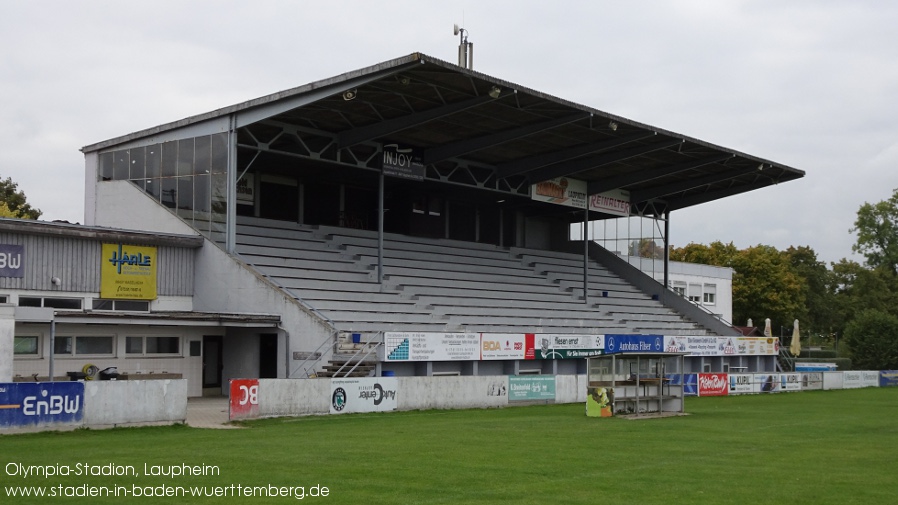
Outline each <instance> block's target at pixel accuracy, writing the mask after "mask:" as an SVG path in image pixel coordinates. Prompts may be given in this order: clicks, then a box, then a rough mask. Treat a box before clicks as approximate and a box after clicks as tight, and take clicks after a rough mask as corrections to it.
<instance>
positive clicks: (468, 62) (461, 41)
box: [452, 25, 474, 70]
mask: <svg viewBox="0 0 898 505" xmlns="http://www.w3.org/2000/svg"><path fill="white" fill-rule="evenodd" d="M452 34H453V35H458V66H460V67H464V68H467V69H468V70H473V69H474V43H473V42H468V30H465V29H464V28H459V27H458V25H455V26H454V27H453V31H452Z"/></svg>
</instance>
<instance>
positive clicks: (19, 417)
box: [0, 382, 84, 428]
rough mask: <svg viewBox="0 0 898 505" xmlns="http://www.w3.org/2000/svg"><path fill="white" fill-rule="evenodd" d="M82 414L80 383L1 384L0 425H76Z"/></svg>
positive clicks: (1, 426) (0, 426)
mask: <svg viewBox="0 0 898 505" xmlns="http://www.w3.org/2000/svg"><path fill="white" fill-rule="evenodd" d="M83 417H84V383H83V382H12V383H0V428H16V427H28V426H36V425H42V424H77V423H80V422H81V420H82V418H83Z"/></svg>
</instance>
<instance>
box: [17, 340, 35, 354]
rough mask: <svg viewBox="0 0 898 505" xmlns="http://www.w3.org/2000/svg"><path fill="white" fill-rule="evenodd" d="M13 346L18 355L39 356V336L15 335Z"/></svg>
mask: <svg viewBox="0 0 898 505" xmlns="http://www.w3.org/2000/svg"><path fill="white" fill-rule="evenodd" d="M12 347H13V354H14V355H16V356H37V337H32V336H28V337H15V339H14V340H13V345H12Z"/></svg>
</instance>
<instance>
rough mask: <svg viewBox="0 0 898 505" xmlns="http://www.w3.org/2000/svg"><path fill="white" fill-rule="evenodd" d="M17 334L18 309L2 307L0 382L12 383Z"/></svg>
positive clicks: (0, 321) (5, 305) (0, 319)
mask: <svg viewBox="0 0 898 505" xmlns="http://www.w3.org/2000/svg"><path fill="white" fill-rule="evenodd" d="M15 333H16V308H15V307H14V306H12V305H9V304H3V305H0V382H12V374H13V372H12V371H13V359H14V356H13V344H14V341H15Z"/></svg>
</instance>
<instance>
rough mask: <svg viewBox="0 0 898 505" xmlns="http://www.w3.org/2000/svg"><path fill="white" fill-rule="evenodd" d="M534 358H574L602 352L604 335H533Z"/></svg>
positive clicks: (596, 354)
mask: <svg viewBox="0 0 898 505" xmlns="http://www.w3.org/2000/svg"><path fill="white" fill-rule="evenodd" d="M534 344H535V345H536V349H535V355H536V359H575V358H588V357H591V356H598V355H600V354H602V350H603V349H604V348H605V336H604V335H553V334H537V335H535V336H534Z"/></svg>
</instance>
